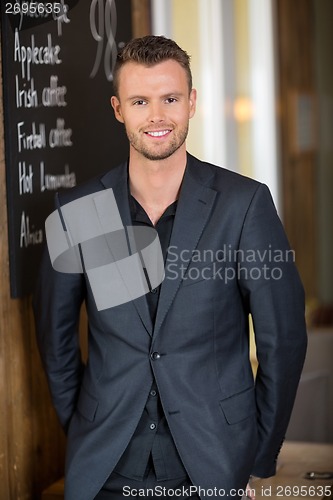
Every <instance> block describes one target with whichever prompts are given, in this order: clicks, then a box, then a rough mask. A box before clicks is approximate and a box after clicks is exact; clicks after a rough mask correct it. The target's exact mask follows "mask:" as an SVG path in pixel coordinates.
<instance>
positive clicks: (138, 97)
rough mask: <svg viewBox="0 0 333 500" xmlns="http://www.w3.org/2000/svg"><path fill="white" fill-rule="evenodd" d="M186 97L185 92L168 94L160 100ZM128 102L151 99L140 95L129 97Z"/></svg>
mask: <svg viewBox="0 0 333 500" xmlns="http://www.w3.org/2000/svg"><path fill="white" fill-rule="evenodd" d="M184 95H185V94H184V93H183V92H168V93H167V94H164V95H162V96H160V98H161V99H167V98H168V97H184ZM126 100H127V101H135V100H141V101H149V97H147V96H144V95H139V94H138V95H132V96H129V97H128V98H127V99H126Z"/></svg>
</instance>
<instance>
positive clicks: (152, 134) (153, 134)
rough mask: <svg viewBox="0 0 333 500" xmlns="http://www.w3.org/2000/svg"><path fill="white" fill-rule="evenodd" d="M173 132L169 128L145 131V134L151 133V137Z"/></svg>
mask: <svg viewBox="0 0 333 500" xmlns="http://www.w3.org/2000/svg"><path fill="white" fill-rule="evenodd" d="M170 132H171V130H170V129H167V130H156V131H151V132H145V134H147V135H149V136H150V137H164V136H165V135H167V134H169V133H170Z"/></svg>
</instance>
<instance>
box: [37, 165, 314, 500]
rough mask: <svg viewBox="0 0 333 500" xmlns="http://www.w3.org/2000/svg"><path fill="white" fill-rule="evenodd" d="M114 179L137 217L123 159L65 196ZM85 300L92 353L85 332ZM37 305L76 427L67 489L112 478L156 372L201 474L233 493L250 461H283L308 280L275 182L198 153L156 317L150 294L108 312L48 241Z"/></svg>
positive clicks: (63, 410)
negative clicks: (65, 268) (56, 262)
mask: <svg viewBox="0 0 333 500" xmlns="http://www.w3.org/2000/svg"><path fill="white" fill-rule="evenodd" d="M105 188H112V189H113V192H114V195H115V198H116V201H117V204H118V208H119V211H120V214H121V217H122V220H123V224H124V225H131V220H130V212H129V206H128V193H127V189H128V188H127V164H126V163H124V164H122V165H119V166H118V167H116V168H114V169H112V170H111V171H109V172H108V173H107V174H106V175H104V176H103V177H101V178H98V179H96V180H93V181H91V182H90V183H87V184H85V185H84V186H82V187H77V188H74V189H73V190H70V191H68V192H66V193H64V194H62V195H61V197H60V202H61V204H65V203H68V202H70V201H72V200H74V199H76V198H79V197H82V196H84V195H87V194H91V193H94V192H98V191H101V190H103V189H105ZM82 223H83V224H84V220H83V221H82ZM83 300H85V301H86V305H87V312H88V318H89V360H88V363H87V365H86V366H84V365H83V364H82V362H81V357H80V350H79V347H78V337H77V324H78V317H79V310H80V307H81V303H82V301H83ZM34 309H35V316H36V325H37V336H38V344H39V348H40V352H41V356H42V359H43V363H44V366H45V370H46V373H47V376H48V381H49V385H50V390H51V393H52V397H53V402H54V405H55V408H56V410H57V413H58V415H59V418H60V421H61V422H62V425H63V426H64V427H65V428H66V429H68V446H67V461H66V482H65V483H66V484H65V488H66V499H67V500H77V499H80V500H92V499H93V498H94V496H95V495H96V494H97V492H98V491H99V489H100V488H101V487H102V485H103V483H104V481H105V480H106V479H107V477H108V476H109V474H110V473H111V471H112V470H113V468H114V466H115V465H116V463H117V462H118V460H119V459H120V457H121V455H122V453H123V451H124V450H125V448H126V446H127V444H128V443H129V441H130V439H131V436H132V435H133V433H134V431H135V428H136V426H137V424H138V422H139V419H140V417H141V414H142V411H143V408H144V406H145V403H146V400H147V397H148V392H149V389H150V387H151V383H152V378H153V377H152V373H154V376H155V379H156V382H157V385H158V389H159V392H160V397H161V401H162V404H163V408H164V412H165V415H166V418H167V421H168V424H169V427H170V430H171V433H172V436H173V438H174V441H175V443H176V446H177V449H178V451H179V454H180V456H181V458H182V460H183V463H184V465H185V467H186V469H187V471H188V474H189V476H190V478H191V481H192V482H193V484H194V485H197V486H200V487H201V488H202V489H208V488H214V487H216V488H217V489H224V490H225V496H227V494H228V492H229V491H230V490H231V489H233V488H236V489H238V488H242V487H245V485H246V482H247V480H248V478H249V475H250V474H254V475H257V476H261V477H266V476H270V475H273V474H274V473H275V467H276V459H277V456H278V453H279V450H280V447H281V445H282V442H283V439H284V435H285V431H286V428H287V424H288V420H289V417H290V413H291V410H292V405H293V401H294V397H295V392H296V389H297V385H298V381H299V377H300V373H301V369H302V365H303V360H304V356H305V350H306V329H305V323H304V294H303V288H302V285H301V283H300V280H299V276H298V273H297V271H296V268H295V265H294V262H293V258H292V253H291V252H290V251H289V246H288V242H287V239H286V236H285V233H284V230H283V228H282V225H281V222H280V220H279V218H278V216H277V213H276V210H275V208H274V205H273V202H272V199H271V196H270V194H269V191H268V189H267V187H266V186H265V185H262V184H260V183H258V182H256V181H254V180H251V179H249V178H246V177H243V176H241V175H238V174H235V173H232V172H230V171H227V170H225V169H223V168H219V167H216V166H213V165H211V164H208V163H203V162H201V161H199V160H197V159H195V158H194V157H192V156H191V155H188V162H187V168H186V172H185V176H184V180H183V184H182V187H181V193H180V198H179V201H178V208H177V213H176V217H175V222H174V228H173V233H172V237H171V242H170V253H169V259H168V260H167V262H166V277H165V279H164V281H163V283H162V289H161V295H160V300H159V305H158V311H157V317H156V324H155V326H154V327H153V325H152V324H151V319H150V315H149V311H148V307H147V302H146V299H145V297H144V296H143V297H141V298H139V299H136V300H134V301H131V302H128V303H125V304H122V305H119V306H117V307H113V308H110V309H106V310H103V311H99V312H98V311H97V309H96V306H95V302H94V299H93V296H92V293H91V290H90V287H89V284H87V281H86V279H85V276H84V275H82V274H81V275H80V274H64V273H59V272H56V271H54V270H53V269H52V267H51V264H50V260H49V258H48V255H47V254H46V255H45V258H44V261H43V263H42V269H41V274H40V277H39V282H38V287H37V293H36V296H35V299H34ZM249 314H251V315H252V318H253V324H254V330H255V338H256V346H257V356H258V360H259V368H258V372H257V376H256V380H255V382H254V380H253V375H252V371H251V365H250V361H249V322H248V318H249ZM154 352H157V353H159V354H160V357H157V359H154V356H151V354H152V353H154ZM202 498H205V497H204V495H202ZM210 498H212V497H210ZM233 498H237V497H235V496H233Z"/></svg>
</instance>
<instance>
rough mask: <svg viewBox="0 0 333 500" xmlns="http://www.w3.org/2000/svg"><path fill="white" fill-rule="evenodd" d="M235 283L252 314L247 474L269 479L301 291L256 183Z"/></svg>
mask: <svg viewBox="0 0 333 500" xmlns="http://www.w3.org/2000/svg"><path fill="white" fill-rule="evenodd" d="M240 248H241V249H242V250H243V252H242V253H241V255H242V256H243V257H242V262H239V266H241V268H239V282H240V287H241V291H242V294H243V297H244V300H245V302H246V304H247V307H248V309H249V312H250V313H251V315H252V319H253V325H254V332H255V341H256V349H257V358H258V371H257V375H256V381H255V393H256V404H257V420H258V430H259V445H258V449H257V455H256V461H255V466H254V469H253V471H252V474H253V475H255V476H259V477H269V476H272V475H274V474H275V472H276V460H277V457H278V454H279V451H280V448H281V446H282V443H283V440H284V436H285V432H286V430H287V426H288V423H289V419H290V415H291V411H292V408H293V403H294V399H295V395H296V390H297V387H298V383H299V379H300V375H301V371H302V367H303V363H304V358H305V352H306V345H307V335H306V326H305V317H304V291H303V286H302V284H301V281H300V278H299V275H298V272H297V270H296V266H295V262H294V260H295V255H294V252H293V251H292V250H291V249H290V247H289V244H288V241H287V238H286V235H285V232H284V229H283V227H282V224H281V222H280V219H279V217H278V215H277V213H276V209H275V207H274V204H273V201H272V198H271V196H270V193H269V190H268V188H267V187H266V186H265V185H260V187H259V188H258V190H257V192H256V194H255V196H254V197H253V199H252V202H251V204H250V206H249V209H248V213H247V215H246V218H245V222H244V226H243V230H242V235H241V240H240Z"/></svg>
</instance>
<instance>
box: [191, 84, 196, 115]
mask: <svg viewBox="0 0 333 500" xmlns="http://www.w3.org/2000/svg"><path fill="white" fill-rule="evenodd" d="M196 105H197V91H196V89H192V90H191V93H190V118H192V117H193V116H194V114H195V110H196Z"/></svg>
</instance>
